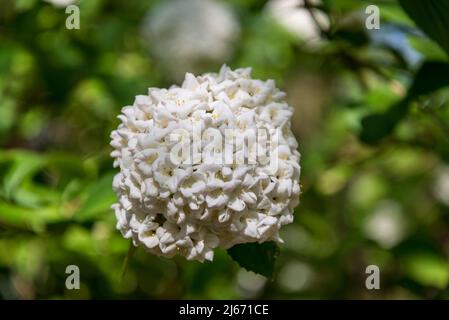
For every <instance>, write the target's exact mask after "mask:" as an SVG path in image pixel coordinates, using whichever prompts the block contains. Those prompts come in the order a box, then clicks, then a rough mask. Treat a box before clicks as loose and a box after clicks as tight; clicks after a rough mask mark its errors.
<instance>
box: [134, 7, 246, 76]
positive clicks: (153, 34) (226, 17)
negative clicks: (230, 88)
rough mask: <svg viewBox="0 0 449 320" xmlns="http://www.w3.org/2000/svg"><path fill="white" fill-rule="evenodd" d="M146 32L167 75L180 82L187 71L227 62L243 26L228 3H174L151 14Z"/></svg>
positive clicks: (143, 31) (152, 51)
mask: <svg viewBox="0 0 449 320" xmlns="http://www.w3.org/2000/svg"><path fill="white" fill-rule="evenodd" d="M142 33H143V37H144V40H145V42H146V43H148V47H149V50H150V51H151V53H152V55H153V57H154V58H155V59H156V60H157V63H158V65H159V66H161V67H162V68H163V69H164V72H165V74H166V75H167V76H169V77H171V78H172V79H174V80H176V81H180V80H182V79H183V78H184V75H185V73H186V72H187V71H188V72H201V71H202V70H204V69H207V66H208V65H210V64H216V63H222V62H223V61H227V60H228V58H229V57H230V56H231V54H232V52H233V48H234V44H235V42H236V40H237V38H238V37H239V33H240V26H239V22H238V20H237V19H236V16H235V14H234V12H233V11H232V9H231V8H230V7H229V6H228V5H226V4H225V3H224V1H216V0H172V1H163V2H162V3H161V4H160V5H158V6H155V8H154V10H151V11H150V12H149V13H148V14H147V16H146V18H145V20H144V22H143V25H142Z"/></svg>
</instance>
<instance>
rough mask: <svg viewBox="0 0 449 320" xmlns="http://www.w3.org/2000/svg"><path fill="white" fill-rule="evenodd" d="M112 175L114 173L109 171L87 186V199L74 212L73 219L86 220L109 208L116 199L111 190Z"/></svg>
mask: <svg viewBox="0 0 449 320" xmlns="http://www.w3.org/2000/svg"><path fill="white" fill-rule="evenodd" d="M113 177H114V174H113V173H109V174H107V175H105V176H103V177H102V178H100V180H98V181H97V182H96V183H94V184H93V185H91V186H90V187H89V189H88V191H87V192H88V196H87V200H86V202H85V203H84V205H83V206H82V207H81V209H80V210H78V211H77V212H76V213H75V215H74V219H75V220H78V221H86V220H89V219H94V218H95V217H97V216H98V215H99V214H100V213H103V212H105V211H108V210H110V208H111V205H112V204H113V203H114V202H115V200H116V196H115V194H114V192H113V191H112V179H113Z"/></svg>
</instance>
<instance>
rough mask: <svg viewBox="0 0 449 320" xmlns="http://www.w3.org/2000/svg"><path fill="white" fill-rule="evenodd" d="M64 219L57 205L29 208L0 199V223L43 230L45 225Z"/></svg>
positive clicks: (38, 230)
mask: <svg viewBox="0 0 449 320" xmlns="http://www.w3.org/2000/svg"><path fill="white" fill-rule="evenodd" d="M62 220H64V217H63V216H61V214H60V211H59V208H58V207H45V208H39V209H31V208H25V207H19V206H16V205H13V204H10V203H7V202H3V201H0V225H1V224H4V225H7V226H13V227H17V228H21V229H29V230H34V231H37V232H40V231H43V230H44V229H45V225H46V224H47V223H51V222H58V221H62Z"/></svg>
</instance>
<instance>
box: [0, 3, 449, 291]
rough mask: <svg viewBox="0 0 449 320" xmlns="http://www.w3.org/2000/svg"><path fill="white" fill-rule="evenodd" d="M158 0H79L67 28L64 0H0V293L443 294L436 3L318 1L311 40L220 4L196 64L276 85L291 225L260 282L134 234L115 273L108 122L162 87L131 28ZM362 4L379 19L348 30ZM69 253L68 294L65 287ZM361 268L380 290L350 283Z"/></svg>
mask: <svg viewBox="0 0 449 320" xmlns="http://www.w3.org/2000/svg"><path fill="white" fill-rule="evenodd" d="M161 2H166V1H143V0H130V1H122V0H111V1H106V0H88V1H87V0H84V1H83V0H80V1H79V2H78V5H79V7H80V12H81V29H80V30H67V29H66V28H65V19H66V18H67V15H66V14H65V12H64V8H56V7H54V6H52V5H51V4H49V3H47V2H44V1H40V0H17V1H14V0H1V1H0V4H1V6H0V7H1V9H0V148H1V149H0V298H3V299H55V298H56V299H60V298H62V299H80V298H82V299H91V298H92V299H95V298H97V299H99V298H206V299H217V298H276V299H280V298H285V299H298V298H307V299H309V298H319V299H329V298H338V299H346V298H356V299H376V298H387V299H433V298H442V299H445V298H449V290H448V288H449V287H448V285H449V262H448V261H449V260H448V259H449V207H448V206H449V186H448V185H449V173H448V171H449V169H448V168H449V165H448V163H447V162H448V161H449V102H448V100H449V92H448V90H447V89H445V88H444V87H445V86H447V85H448V81H449V72H446V71H447V70H449V68H448V65H447V54H446V53H447V52H449V50H448V45H447V39H449V32H448V30H449V29H448V23H449V8H448V7H449V6H448V5H447V4H446V3H447V1H432V0H428V1H414V0H410V1H401V4H402V5H403V6H404V8H405V9H406V10H404V8H403V7H401V5H400V4H399V3H398V2H396V1H359V0H341V1H338V0H326V1H324V0H323V1H322V4H321V5H319V7H318V8H315V10H319V11H321V12H322V13H323V14H324V15H326V16H327V17H328V19H329V21H330V25H329V27H328V26H326V27H323V30H321V31H322V32H321V38H322V42H321V44H319V45H317V46H310V45H308V43H307V42H305V41H302V40H301V39H299V38H298V37H296V36H295V35H293V34H291V33H289V32H288V31H287V30H286V29H284V28H283V27H282V26H281V24H280V23H279V21H276V20H275V19H274V18H272V17H271V16H270V15H269V14H268V12H267V10H266V8H265V1H258V0H247V1H245V0H242V1H238V0H232V1H226V3H227V4H228V5H229V6H230V7H231V9H232V10H233V11H234V12H235V15H236V17H237V19H238V23H239V24H240V28H241V30H240V35H239V39H238V41H236V43H235V44H234V48H233V54H232V56H231V57H230V58H229V59H228V60H227V61H220V62H215V63H206V62H205V64H204V65H203V66H202V68H204V69H205V70H209V71H218V68H219V66H220V64H221V63H223V62H226V63H227V64H228V65H230V66H231V67H233V68H235V67H242V66H245V67H246V66H251V67H253V76H254V77H258V78H263V79H267V78H272V79H275V80H276V82H277V85H278V86H279V87H281V88H282V89H283V90H285V91H287V93H288V96H289V103H290V104H291V105H292V106H293V107H294V108H295V116H294V120H293V130H294V132H295V134H296V136H297V138H298V140H299V144H300V152H301V154H302V159H301V166H302V173H301V184H302V195H301V203H300V205H299V206H298V207H297V209H296V212H295V221H294V223H293V224H291V225H288V226H285V227H284V228H283V229H282V233H281V235H282V237H283V239H284V240H285V243H284V244H281V245H280V254H279V257H278V259H277V260H276V263H275V265H274V275H273V277H272V278H271V279H266V278H264V277H262V276H260V275H256V274H255V273H252V272H249V271H246V270H244V269H242V268H240V267H239V265H238V264H237V263H236V262H234V261H233V260H232V259H231V258H230V257H229V255H228V254H227V252H226V251H224V250H217V251H216V254H215V259H214V261H213V262H206V263H199V262H188V261H186V260H184V259H181V258H176V259H172V260H168V259H164V258H159V257H155V256H153V255H150V254H147V253H145V252H144V250H143V249H141V248H139V249H138V250H137V251H136V252H135V254H134V256H132V258H131V259H130V261H129V263H128V265H127V270H126V274H125V276H124V278H123V279H121V274H122V268H123V265H124V261H125V257H126V256H127V252H128V247H129V242H128V241H127V240H125V239H123V238H122V237H121V235H120V233H119V232H118V231H116V230H115V217H114V214H113V212H112V210H110V205H111V204H112V203H113V202H114V201H115V195H114V194H113V193H112V190H111V184H112V177H113V175H114V173H115V172H116V171H115V170H113V169H112V160H111V158H110V156H109V153H110V152H111V148H110V146H109V141H110V138H109V134H110V132H111V131H112V130H113V129H114V128H115V127H116V126H117V125H118V120H117V118H116V116H117V115H118V114H119V112H120V109H121V107H123V106H125V105H128V104H132V102H133V99H134V96H135V95H137V94H145V93H146V92H147V88H148V87H166V86H169V85H171V84H172V83H173V80H172V79H171V78H170V77H169V76H168V75H167V73H166V72H165V70H164V68H163V67H161V65H160V63H159V62H158V60H157V59H155V58H154V57H153V56H152V55H151V54H149V52H148V47H151V46H157V45H158V43H157V42H150V41H148V40H146V39H145V38H144V37H142V35H141V26H142V21H143V19H144V17H145V13H146V12H148V11H150V10H153V9H154V8H155V7H156V6H158V5H159V4H160V3H161ZM423 3H425V4H423ZM426 3H427V4H426ZM370 4H376V5H378V6H379V8H380V14H381V29H380V30H379V31H376V30H372V31H368V30H366V28H365V26H364V21H365V19H366V14H365V8H366V7H367V6H368V5H370ZM173 23H175V21H173ZM415 23H416V24H417V25H419V26H420V28H421V29H422V30H423V31H424V32H425V33H424V32H423V31H420V30H419V29H418V27H416V24H415ZM438 43H439V45H438ZM445 50H446V52H445ZM425 61H432V62H426V63H425ZM422 65H424V67H422V68H421V66H422ZM418 70H421V71H418ZM255 263H256V264H257V263H258V261H257V258H256V259H255ZM71 264H74V265H77V266H79V268H80V271H81V288H80V290H67V289H66V288H65V279H66V277H67V274H65V269H66V267H67V266H68V265H71ZM372 264H374V265H377V266H379V268H380V274H381V282H380V284H381V289H380V290H367V289H366V288H365V279H366V277H367V275H366V274H365V268H366V267H367V266H368V265H372Z"/></svg>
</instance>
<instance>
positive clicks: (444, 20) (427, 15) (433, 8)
mask: <svg viewBox="0 0 449 320" xmlns="http://www.w3.org/2000/svg"><path fill="white" fill-rule="evenodd" d="M399 3H400V4H401V6H402V8H403V9H404V11H405V12H406V13H407V14H408V15H409V16H410V18H412V20H413V21H414V22H415V23H416V24H417V25H418V27H419V28H421V29H422V30H423V31H424V32H425V33H426V34H427V35H428V36H429V37H430V38H432V39H433V40H434V41H436V42H437V43H438V44H439V45H440V46H441V47H442V48H443V49H444V50H445V51H446V53H447V54H449V2H448V1H442V0H399Z"/></svg>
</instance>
